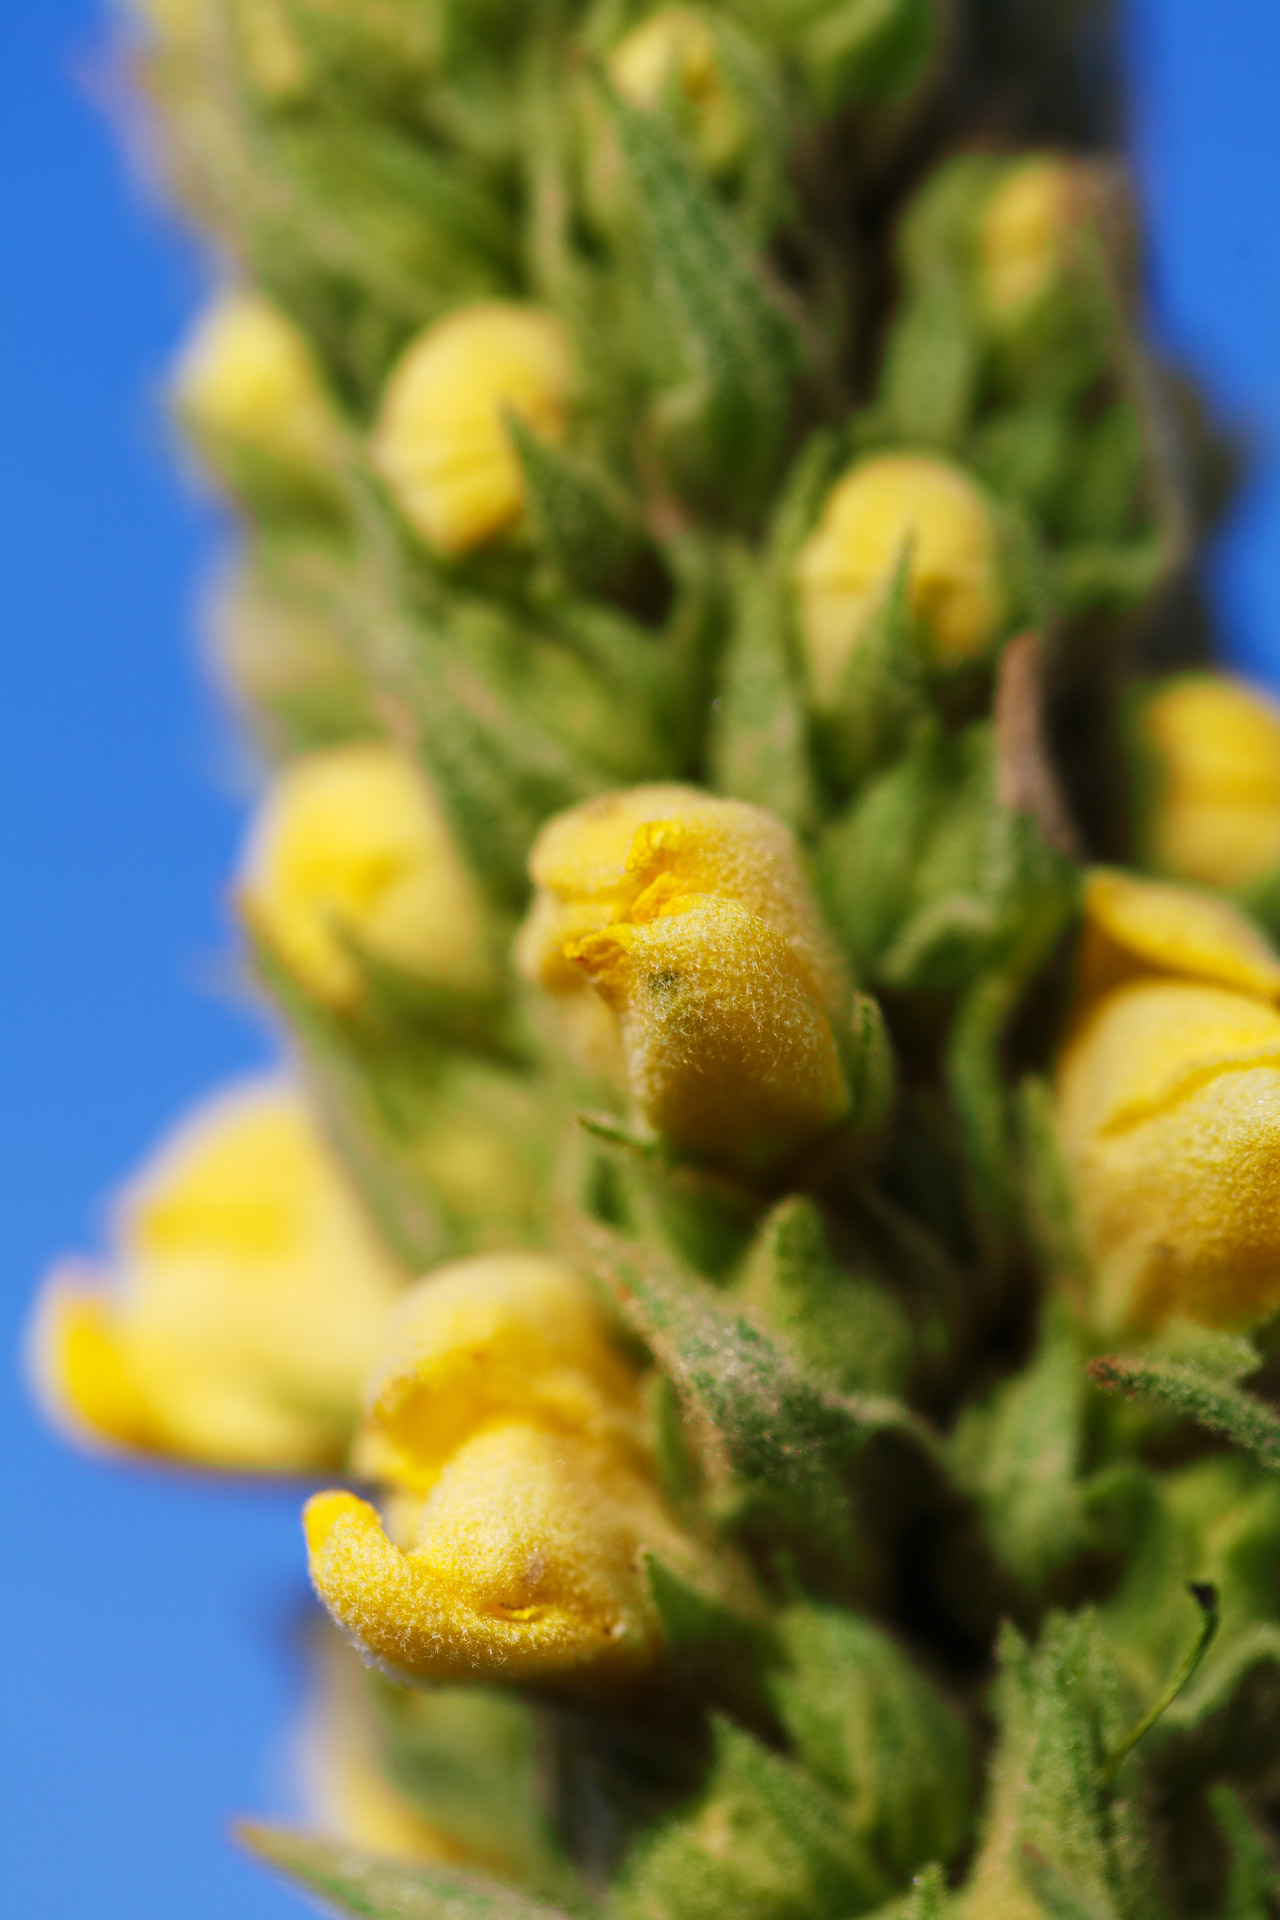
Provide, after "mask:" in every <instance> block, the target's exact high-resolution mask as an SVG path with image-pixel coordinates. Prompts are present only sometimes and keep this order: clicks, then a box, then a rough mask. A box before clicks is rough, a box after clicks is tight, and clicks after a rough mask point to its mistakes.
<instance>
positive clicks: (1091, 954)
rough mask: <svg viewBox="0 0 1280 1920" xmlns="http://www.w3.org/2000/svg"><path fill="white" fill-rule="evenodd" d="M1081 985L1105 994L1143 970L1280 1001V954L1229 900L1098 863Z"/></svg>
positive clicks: (1088, 895) (1089, 897)
mask: <svg viewBox="0 0 1280 1920" xmlns="http://www.w3.org/2000/svg"><path fill="white" fill-rule="evenodd" d="M1084 908H1085V939H1084V947H1083V952H1082V956H1081V989H1082V992H1083V993H1084V994H1085V995H1086V996H1089V995H1092V994H1096V993H1099V992H1101V991H1102V990H1103V989H1105V988H1106V987H1108V986H1110V985H1112V984H1114V983H1115V982H1116V981H1118V980H1120V979H1123V978H1125V977H1126V976H1128V975H1131V974H1133V973H1135V972H1142V973H1167V974H1176V975H1179V976H1181V977H1183V978H1185V979H1189V980H1203V981H1207V982H1212V983H1213V984H1215V985H1217V986H1222V987H1232V988H1234V989H1236V991H1238V992H1240V993H1249V994H1255V995H1257V996H1258V998H1259V999H1263V1000H1275V999H1277V998H1280V957H1277V955H1276V952H1275V949H1274V948H1273V947H1272V946H1271V943H1270V942H1269V941H1268V940H1267V938H1266V936H1265V935H1264V934H1263V933H1262V932H1261V930H1260V929H1259V928H1258V927H1256V926H1255V925H1254V923H1253V922H1252V921H1251V920H1249V919H1248V918H1246V916H1245V915H1244V914H1242V913H1240V912H1238V911H1237V909H1236V908H1235V907H1232V906H1230V905H1229V904H1228V903H1227V902H1226V901H1225V900H1219V899H1216V898H1215V897H1214V896H1213V895H1212V894H1208V893H1200V892H1198V891H1197V890H1196V889H1195V888H1192V887H1179V886H1173V885H1171V884H1169V883H1167V882H1165V881H1160V880H1142V879H1139V878H1138V877H1137V875H1135V874H1131V873H1125V872H1122V871H1120V870H1119V869H1118V868H1097V869H1095V870H1094V871H1093V872H1092V873H1091V874H1090V875H1089V878H1088V881H1087V883H1086V886H1085V896H1084Z"/></svg>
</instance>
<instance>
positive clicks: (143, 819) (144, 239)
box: [0, 0, 1280, 1920]
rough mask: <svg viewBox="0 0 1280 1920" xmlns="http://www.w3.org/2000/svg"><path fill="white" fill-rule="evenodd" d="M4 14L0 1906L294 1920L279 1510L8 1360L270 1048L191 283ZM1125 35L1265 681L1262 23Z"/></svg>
mask: <svg viewBox="0 0 1280 1920" xmlns="http://www.w3.org/2000/svg"><path fill="white" fill-rule="evenodd" d="M3 6H4V12H3V15H0V19H2V25H0V34H2V35H3V61H2V65H0V75H2V79H0V85H2V87H3V113H2V120H3V125H2V129H0V140H2V142H3V147H2V150H0V179H3V181H4V182H5V186H4V204H3V250H4V258H3V286H4V298H3V301H2V302H0V381H2V382H3V406H4V421H3V425H4V445H5V453H4V473H3V497H2V498H0V545H2V548H3V551H2V552H0V592H2V593H3V598H4V621H3V632H4V639H3V652H2V665H0V672H2V673H3V688H2V689H0V781H2V783H3V784H2V789H0V791H2V794H3V835H4V846H3V869H2V877H0V911H2V912H3V916H4V927H3V935H2V942H3V946H2V952H0V969H2V971H0V1021H2V1032H3V1090H4V1091H3V1100H4V1108H3V1119H2V1123H0V1124H2V1129H3V1130H2V1133H0V1183H2V1185H3V1237H2V1238H0V1261H2V1278H0V1301H2V1305H3V1315H4V1318H3V1325H2V1326H0V1365H3V1366H5V1367H6V1368H7V1369H8V1378H7V1381H6V1385H7V1387H8V1388H9V1389H10V1390H9V1391H8V1392H7V1393H6V1410H5V1414H4V1423H3V1427H2V1428H0V1476H2V1483H0V1498H2V1499H3V1507H4V1513H5V1519H4V1523H3V1536H2V1537H0V1556H2V1557H3V1561H4V1574H3V1602H2V1605H3V1617H2V1618H0V1655H2V1657H3V1661H4V1666H5V1700H4V1705H3V1732H2V1735H0V1737H2V1738H3V1743H4V1745H3V1778H2V1779H0V1828H2V1830H3V1839H2V1840H0V1845H2V1846H3V1856H2V1858H3V1867H2V1870H0V1885H2V1887H3V1895H4V1902H5V1911H7V1912H9V1913H13V1914H15V1915H18V1914H21V1915H23V1916H24V1917H25V1920H72V1916H75V1920H83V1916H86V1915H92V1916H94V1920H113V1917H114V1916H121V1917H122V1920H123V1917H125V1916H127V1920H150V1917H151V1916H156V1920H160V1916H164V1920H214V1916H217V1920H226V1917H227V1916H228V1915H230V1914H235V1915H236V1916H237V1920H269V1917H270V1916H273V1915H274V1916H277V1917H283V1916H285V1915H287V1914H290V1913H297V1912H299V1911H300V1910H301V1908H300V1903H299V1902H298V1901H297V1900H296V1899H295V1897H294V1896H293V1895H292V1894H290V1893H289V1892H287V1891H286V1890H285V1889H284V1888H282V1887H280V1886H278V1885H277V1884H275V1883H273V1882H271V1881H270V1880H268V1879H266V1878H265V1877H263V1876H262V1875H260V1874H259V1873H258V1871H257V1870H256V1869H254V1868H253V1867H251V1866H250V1865H248V1864H247V1863H246V1862H244V1861H242V1860H241V1859H240V1858H239V1857H238V1856H237V1855H236V1854H235V1852H234V1851H233V1850H232V1849H231V1847H230V1846H229V1845H228V1844H227V1843H226V1841H225V1839H224V1837H223V1836H224V1829H225V1822H226V1821H227V1819H228V1817H229V1816H231V1815H232V1814H234V1813H237V1812H242V1811H261V1810H264V1809H269V1810H275V1811H280V1810H285V1809H287V1807H288V1792H287V1785H286V1782H285V1779H284V1769H283V1763H282V1746H283V1741H284V1739H285V1737H286V1735H287V1730H288V1725H289V1717H290V1713H291V1710H292V1706H293V1701H294V1682H295V1678H296V1676H295V1675H294V1673H293V1671H292V1668H291V1665H290V1660H289V1657H288V1654H287V1647H288V1637H289V1629H290V1623H291V1620H292V1618H293V1617H294V1614H295V1612H296V1609H297V1607H298V1606H299V1605H300V1603H301V1600H302V1594H303V1581H302V1575H301V1549H300V1542H299V1536H298V1526H297V1504H298V1503H297V1498H296V1495H295V1494H294V1493H293V1492H291V1491H283V1492H274V1493H272V1492H251V1491H228V1490H225V1489H221V1490H220V1489H218V1488H205V1487H202V1486H199V1485H193V1484H190V1483H186V1482H183V1481H181V1480H180V1479H178V1478H172V1479H169V1478H165V1477H163V1476H160V1475H155V1476H151V1475H145V1474H141V1475H133V1474H129V1473H121V1472H115V1471H108V1470H104V1469H102V1468H100V1467H97V1466H95V1465H93V1464H91V1463H88V1462H85V1461H83V1460H81V1459H80V1458H78V1457H77V1456H76V1455H74V1454H72V1453H71V1452H69V1451H67V1450H64V1449H63V1448H62V1447H61V1446H60V1445H59V1444H58V1443H57V1442H56V1441H55V1440H53V1439H52V1438H50V1437H49V1436H47V1435H46V1434H45V1433H44V1432H43V1431H42V1429H41V1428H40V1427H39V1425H38V1424H37V1423H36V1421H35V1420H34V1418H33V1417H32V1415H31V1413H30V1411H29V1408H28V1406H27V1403H26V1401H25V1398H24V1397H23V1393H22V1389H21V1386H20V1383H19V1381H18V1378H17V1373H16V1365H14V1364H12V1363H10V1362H9V1361H8V1359H7V1358H4V1357H3V1356H8V1355H9V1354H12V1353H13V1352H14V1350H15V1348H16V1344H17V1342H18V1339H19V1332H20V1328H21V1324H22V1320H23V1317H24V1314H25V1311H26V1306H27V1303H28V1301H29V1298H30V1294H31V1290H32V1288H33V1285H34V1283H35V1280H36V1278H37V1276H38V1274H39V1273H40V1271H41V1270H42V1268H44V1267H45V1265H46V1264H47V1263H48V1261H49V1260H50V1259H51V1258H52V1257H53V1256H55V1255H56V1254H57V1253H59V1252H60V1251H64V1250H68V1249H73V1248H77V1247H78V1248H82V1249H91V1248H92V1247H93V1245H94V1244H95V1238H96V1235H97V1233H98V1230H99V1226H100V1209H101V1200H102V1196H103V1195H104V1194H105V1193H106V1192H107V1191H108V1190H109V1189H110V1187H111V1185H112V1183H113V1182H114V1181H115V1180H116V1179H117V1178H118V1177H119V1175H120V1174H121V1172H122V1171H123V1170H125V1169H128V1168H129V1167H130V1166H131V1165H132V1164H133V1163H134V1162H135V1161H136V1159H137V1158H138V1156H139V1155H140V1154H141V1153H142V1152H143V1151H144V1150H145V1149H146V1148H147V1146H148V1144H149V1143H150V1142H151V1141H152V1140H153V1139H154V1137H155V1136H156V1134H157V1133H158V1132H159V1131H160V1130H161V1129H162V1128H163V1127H164V1126H165V1125H167V1124H168V1122H169V1121H170V1120H171V1119H172V1118H173V1116H174V1115H175V1114H176V1113H177V1112H178V1111H179V1110H180V1109H181V1108H182V1106H183V1105H184V1104H185V1103H187V1102H189V1101H190V1100H192V1099H193V1098H194V1097H197V1096H198V1095H200V1094H201V1093H202V1092H203V1091H204V1090H205V1089H207V1088H208V1087H210V1086H212V1085H213V1084H215V1083H216V1082H217V1081H219V1080H220V1079H221V1078H223V1077H224V1076H225V1075H227V1074H228V1073H231V1072H234V1071H237V1070H240V1069H243V1068H245V1067H246V1066H249V1065H252V1064H253V1063H255V1062H257V1061H259V1060H261V1059H262V1058H264V1057H265V1055H266V1052H267V1048H268V1042H267V1039H266V1037H265V1036H264V1034H263V1032H262V1031H261V1029H260V1028H259V1027H258V1026H257V1025H256V1024H255V1021H254V1019H253V1017H252V1016H251V1015H250V1014H248V1013H247V1012H246V1010H245V1009H244V1008H242V1007H239V1006H237V1004H236V1002H235V997H234V993H233V992H232V990H231V989H230V987H229V986H228V984H227V981H228V978H229V974H228V968H227V964H226V960H225V955H226V953H227V951H228V945H229V943H228V938H227V928H226V921H225V916H224V914H223V911H222V908H221V905H220V896H221V893H222V889H223V888H224V886H225V881H226V875H227V873H228V871H229V869H230V865H231V862H232V859H233V855H234V851H235V846H236V839H237V833H238V826H239V819H240V812H241V809H240V806H239V804H238V801H237V797H236V794H235V790H234V787H235V783H234V781H233V780H232V779H231V778H230V776H229V774H228V771H227V770H228V768H229V767H230V766H232V765H233V764H234V756H233V755H232V754H231V753H230V751H229V750H228V747H227V744H226V737H225V734H224V733H223V732H222V731H221V730H220V723H219V720H218V718H217V716H216V713H215V710H214V707H213V705H212V702H211V700H210V698H209V695H208V692H207V689H206V688H205V687H204V686H203V685H202V684H201V679H200V674H199V670H198V666H197V664H196V660H195V655H194V649H193V646H192V628H193V618H192V615H193V605H194V601H195V596H196V590H197V583H198V582H199V580H200V578H201V576H202V573H204V572H205V571H206V570H207V568H208V566H209V563H210V560H211V557H212V555H213V554H214V552H215V551H216V548H217V542H218V530H217V528H216V526H215V525H214V523H213V520H212V517H211V515H210V514H209V512H208V511H207V509H204V508H202V507H201V506H200V504H199V503H198V502H197V501H196V500H194V499H193V498H192V497H190V495H189V494H186V493H184V491H183V490H182V488H181V487H180V485H179V484H178V482H177V480H176V478H175V475H174V472H173V471H172V469H171V466H170V464H169V450H168V447H167V442H166V435H165V432H164V429H163V426H162V424H161V421H160V416H159V411H158V408H157V404H156V385H157V378H158V374H159V372H160V369H161V368H162V367H163V365H164V363H165V361H166V359H167V357H168V356H169V355H170V354H171V352H172V350H173V347H174V344H175V342H176V341H177V339H178V338H179V336H180V334H181V331H182V327H183V323H184V320H185V318H186V316H187V315H188V314H189V313H190V311H191V309H192V307H193V305H194V303H195V301H196V300H197V298H198V295H199V290H200V270H199V264H198V262H197V261H196V259H195V258H194V256H193V255H192V253H191V252H190V250H189V249H188V247H187V246H186V244H185V243H184V242H183V241H182V240H181V239H180V238H179V237H178V236H177V235H176V234H175V232H174V230H173V228H172V226H171V225H170V224H169V222H168V221H167V219H166V217H165V216H164V214H163V212H162V211H161V210H160V209H159V208H157V207H156V206H155V205H154V204H151V203H149V202H148V199H147V196H146V194H145V192H144V191H143V189H142V187H141V186H140V184H139V182H138V180H137V179H136V178H131V177H130V175H129V172H128V169H127V166H126V164H125V162H124V160H123V158H122V150H121V143H120V141H119V140H118V138H117V137H116V133H115V131H114V130H113V126H112V116H113V114H114V113H115V112H116V109H117V106H118V101H113V83H112V81H111V77H110V70H109V66H108V64H107V63H106V61H105V60H104V58H103V53H102V47H103V40H104V35H103V33H102V22H101V17H100V15H99V12H98V9H97V8H96V7H95V6H94V5H91V4H89V0H3ZM1129 22H1130V25H1129V40H1130V45H1131V49H1132V55H1133V65H1134V77H1135V86H1136V100H1135V133H1134V140H1135V150H1136V154H1137V158H1138V161H1139V165H1140V170H1141V174H1142V177H1143V180H1144V183H1145V188H1146V194H1147V205H1148V211H1149V216H1150V223H1151V252H1152V293H1153V299H1154V304H1155V309H1156V316H1157V324H1158V327H1159V330H1160V333H1161V334H1162V336H1163V338H1164V340H1165V341H1166V342H1167V343H1169V344H1171V345H1173V346H1175V347H1176V348H1178V349H1179V350H1181V351H1183V352H1184V353H1186V354H1188V355H1189V356H1191V357H1192V358H1193V359H1194V360H1195V361H1197V362H1198V364H1199V366H1200V368H1201V370H1202V371H1203V373H1204V374H1205V376H1206V377H1207V378H1208V380H1209V381H1210V382H1211V384H1212V387H1213V389H1214V391H1215V393H1216V395H1217V397H1218V399H1219V402H1220V403H1221V404H1222V405H1223V406H1224V407H1225V408H1226V410H1227V411H1228V413H1230V414H1231V415H1233V416H1235V417H1237V418H1239V419H1241V420H1243V421H1247V422H1248V423H1249V424H1250V426H1251V428H1252V430H1253V432H1254V434H1255V436H1256V438H1257V443H1258V446H1259V451H1260V454H1261V456H1262V458H1261V463H1260V467H1259V473H1258V478H1257V479H1256V481H1255V482H1254V484H1253V486H1252V487H1251V488H1250V490H1249V492H1248V494H1247V496H1246V498H1245V500H1244V501H1243V503H1242V505H1241V507H1240V510H1239V511H1238V513H1237V514H1236V517H1235V520H1234V522H1233V526H1232V529H1231V531H1230V533H1229V536H1228V538H1227V539H1226V541H1225V542H1224V543H1223V546H1222V549H1221V551H1220V554H1219V556H1218V559H1217V562H1216V564H1215V568H1214V576H1213V577H1214V588H1215V594H1216V602H1217V606H1218V609H1219V613H1220V616H1221V625H1222V632H1223V636H1224V641H1225V645H1226V649H1227V652H1228V654H1229V656H1230V657H1232V658H1233V659H1234V660H1236V661H1237V662H1238V663H1240V664H1241V665H1242V666H1245V667H1248V668H1249V669H1251V670H1252V671H1254V672H1255V673H1258V674H1260V675H1269V676H1270V677H1271V678H1272V679H1273V680H1275V681H1277V682H1280V612H1277V610H1276V605H1275V601H1276V593H1277V588H1278V587H1280V465H1278V464H1277V459H1276V449H1277V446H1280V227H1278V220H1277V211H1276V209H1277V206H1278V205H1280V115H1278V114H1277V112H1276V105H1275V102H1276V97H1277V92H1278V90H1280V10H1277V8H1276V6H1275V0H1215V4H1213V5H1212V6H1209V5H1206V4H1205V0H1133V4H1132V5H1131V7H1130V10H1129Z"/></svg>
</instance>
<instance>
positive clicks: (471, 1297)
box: [359, 1253, 642, 1492]
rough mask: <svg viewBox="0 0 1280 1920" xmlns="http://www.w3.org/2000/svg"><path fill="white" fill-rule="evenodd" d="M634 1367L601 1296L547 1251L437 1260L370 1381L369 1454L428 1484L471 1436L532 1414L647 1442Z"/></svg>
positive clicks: (564, 1426)
mask: <svg viewBox="0 0 1280 1920" xmlns="http://www.w3.org/2000/svg"><path fill="white" fill-rule="evenodd" d="M639 1414H640V1407H639V1393H638V1383H637V1376H636V1371H635V1368H634V1367H632V1366H630V1365H629V1364H628V1363H627V1362H626V1361H625V1360H624V1359H623V1358H622V1356H621V1354H620V1353H619V1351H618V1349H617V1347H616V1346H615V1344H614V1343H613V1341H612V1339H611V1337H610V1334H609V1329H608V1327H607V1325H606V1322H605V1319H604V1315H603V1313H602V1312H601V1309H600V1306H599V1303H598V1302H597V1299H596V1296H595V1294H594V1292H593V1291H592V1289H591V1287H590V1286H589V1285H588V1283H587V1282H586V1281H585V1280H583V1279H582V1278H581V1276H580V1275H579V1274H577V1273H575V1272H574V1271H573V1269H572V1268H571V1267H568V1266H566V1265H565V1264H564V1263H563V1262H562V1261H560V1260H556V1259H554V1258H552V1257H551V1256H550V1255H547V1254H539V1253H498V1254H491V1255H485V1256H482V1257H480V1258H477V1259H472V1260H459V1261H456V1262H454V1263H453V1264H451V1265H449V1266H444V1267H437V1268H436V1269H435V1270H434V1272H432V1273H431V1274H429V1275H428V1277H427V1278H426V1279H425V1280H422V1281H420V1282H419V1283H418V1285H417V1286H415V1287H414V1288H413V1289H412V1290H411V1291H410V1292H409V1293H407V1294H406V1295H405V1297H404V1299H403V1300H402V1301H401V1303H400V1305H399V1306H398V1307H397V1309H396V1311H395V1313H394V1314H393V1315H392V1317H391V1319H390V1320H389V1321H388V1323H387V1328H386V1332H385V1336H384V1343H383V1349H382V1353H381V1357H380V1359H379V1361H378V1364H377V1365H376V1366H375V1368H374V1370H373V1372H372V1374H371V1376H370V1380H369V1384H368V1388H367V1396H366V1402H365V1415H364V1422H363V1428H362V1436H361V1443H360V1454H359V1459H360V1464H361V1465H362V1467H363V1468H364V1469H365V1470H366V1471H368V1472H370V1473H373V1474H375V1475H376V1476H377V1477H378V1478H379V1479H383V1480H387V1481H390V1482H392V1483H393V1484H395V1485H396V1486H399V1487H402V1488H408V1489H411V1490H415V1491H417V1492H426V1491H427V1490H428V1489H429V1488H430V1487H431V1486H432V1485H434V1483H435V1481H436V1479H437V1478H438V1476H439V1474H440V1472H441V1469H442V1467H443V1466H444V1464H445V1462H446V1461H447V1460H448V1459H449V1457H450V1456H451V1455H452V1454H453V1453H455V1452H456V1451H457V1449H458V1447H459V1446H460V1445H461V1444H462V1442H463V1441H464V1440H466V1439H467V1438H469V1437H470V1436H471V1435H472V1434H474V1433H477V1432H479V1431H481V1430H482V1429H483V1428H485V1427H487V1426H491V1425H493V1424H494V1423H495V1422H500V1421H506V1420H510V1419H511V1418H512V1417H513V1416H520V1417H528V1418H530V1419H533V1420H536V1421H537V1422H538V1423H539V1424H540V1425H542V1426H545V1427H547V1428H549V1429H555V1430H556V1431H561V1432H568V1433H583V1434H590V1435H593V1436H595V1437H596V1438H598V1439H600V1438H612V1439H616V1440H617V1441H619V1443H620V1444H621V1445H623V1446H624V1447H632V1448H634V1449H637V1450H640V1451H642V1449H641V1446H640V1441H639V1433H640V1425H639Z"/></svg>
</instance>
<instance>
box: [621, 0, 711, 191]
mask: <svg viewBox="0 0 1280 1920" xmlns="http://www.w3.org/2000/svg"><path fill="white" fill-rule="evenodd" d="M609 73H610V77H611V78H612V80H613V83H614V85H615V86H616V87H617V89H618V92H619V93H620V94H621V95H622V97H623V99H624V100H628V101H630V103H631V105H632V106H634V107H641V108H644V109H647V110H650V111H652V110H653V109H655V108H658V107H661V106H662V105H663V104H664V102H665V101H666V100H667V99H668V97H669V96H675V97H676V98H678V99H679V100H681V101H683V102H684V104H685V105H686V106H687V107H688V109H689V111H690V113H691V115H692V119H693V127H694V134H695V138H696V140H697V143H698V147H699V149H700V150H701V152H702V154H703V157H704V158H705V159H706V161H707V163H708V165H710V166H712V167H715V166H720V165H724V164H726V163H727V162H729V161H731V160H732V159H733V158H734V157H735V155H736V153H737V151H738V149H739V147H740V146H741V144H742V138H743V134H744V131H745V129H744V126H743V122H742V116H741V114H740V113H739V112H738V111H737V110H736V108H735V104H734V102H733V100H732V99H731V98H730V96H729V95H728V94H727V93H726V91H725V88H724V85H723V82H722V80H721V77H720V68H719V63H718V61H717V58H716V37H715V34H714V33H713V32H712V30H711V28H710V27H709V26H708V25H707V23H706V21H705V20H703V19H701V18H700V17H699V15H697V14H696V13H690V12H689V11H688V9H687V8H684V7H661V8H659V10H658V11H657V12H656V13H652V14H650V15H649V17H648V19H647V20H642V21H641V22H640V24H639V26H637V27H633V28H632V30H631V32H630V33H628V34H627V35H626V36H625V38H624V39H622V40H621V41H619V43H618V45H617V46H616V47H615V48H614V50H613V52H612V54H611V55H610V56H609Z"/></svg>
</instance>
